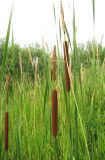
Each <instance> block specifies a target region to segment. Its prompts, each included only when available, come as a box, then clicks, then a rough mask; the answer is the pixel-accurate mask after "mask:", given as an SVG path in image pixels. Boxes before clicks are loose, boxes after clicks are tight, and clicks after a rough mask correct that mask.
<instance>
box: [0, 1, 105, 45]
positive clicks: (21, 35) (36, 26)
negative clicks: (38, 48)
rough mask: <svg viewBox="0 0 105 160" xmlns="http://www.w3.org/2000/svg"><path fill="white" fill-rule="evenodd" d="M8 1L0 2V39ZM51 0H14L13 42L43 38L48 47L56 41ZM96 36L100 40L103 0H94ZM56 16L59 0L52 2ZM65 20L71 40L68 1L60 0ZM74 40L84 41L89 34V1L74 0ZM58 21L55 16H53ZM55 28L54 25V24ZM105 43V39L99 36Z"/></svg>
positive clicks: (104, 24) (104, 27) (104, 31)
mask: <svg viewBox="0 0 105 160" xmlns="http://www.w3.org/2000/svg"><path fill="white" fill-rule="evenodd" d="M12 2H13V1H12V0H1V1H0V38H2V37H5V35H6V30H7V26H8V20H9V15H10V10H11V7H12ZM53 2H54V0H15V1H14V10H13V20H12V25H13V31H14V39H15V42H19V43H20V44H22V45H25V44H29V43H35V42H39V43H41V37H43V38H44V39H45V40H46V41H47V43H48V44H49V46H53V45H54V44H55V43H56V27H55V23H54V16H53ZM95 2H96V27H95V29H96V30H95V31H96V39H97V41H98V42H100V41H101V37H102V35H103V34H105V21H104V19H103V15H104V14H105V9H104V7H105V1H104V0H96V1H95ZM55 4H56V13H57V17H58V18H59V15H60V8H59V4H60V3H59V0H56V1H55ZM63 5H64V11H65V21H66V23H67V27H68V30H69V32H70V36H71V39H72V0H63ZM75 12H76V26H77V41H78V42H86V41H88V40H91V39H92V37H93V21H92V0H75ZM57 20H58V19H57ZM57 27H58V26H57ZM103 44H105V38H103Z"/></svg>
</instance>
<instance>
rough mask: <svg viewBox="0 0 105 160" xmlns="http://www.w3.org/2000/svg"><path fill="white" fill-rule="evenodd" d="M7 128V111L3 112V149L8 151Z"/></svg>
mask: <svg viewBox="0 0 105 160" xmlns="http://www.w3.org/2000/svg"><path fill="white" fill-rule="evenodd" d="M8 129H9V123H8V112H5V115H4V149H5V151H8Z"/></svg>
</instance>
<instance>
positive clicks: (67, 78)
mask: <svg viewBox="0 0 105 160" xmlns="http://www.w3.org/2000/svg"><path fill="white" fill-rule="evenodd" d="M63 49H64V71H65V83H66V90H67V92H69V91H70V76H69V70H68V69H69V53H68V44H67V41H64V43H63Z"/></svg>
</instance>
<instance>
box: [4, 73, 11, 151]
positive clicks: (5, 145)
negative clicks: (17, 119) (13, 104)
mask: <svg viewBox="0 0 105 160" xmlns="http://www.w3.org/2000/svg"><path fill="white" fill-rule="evenodd" d="M10 80H11V76H10V74H9V75H8V76H7V78H6V112H5V114H4V149H5V151H8V129H9V119H8V118H9V115H8V98H9V89H10Z"/></svg>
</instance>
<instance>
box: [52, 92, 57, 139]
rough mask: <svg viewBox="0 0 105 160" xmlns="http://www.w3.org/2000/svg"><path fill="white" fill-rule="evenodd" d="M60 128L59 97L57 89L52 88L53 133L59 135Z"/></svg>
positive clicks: (54, 135)
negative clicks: (58, 129)
mask: <svg viewBox="0 0 105 160" xmlns="http://www.w3.org/2000/svg"><path fill="white" fill-rule="evenodd" d="M57 128H58V97H57V90H56V89H54V90H52V135H53V137H56V136H57Z"/></svg>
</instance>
